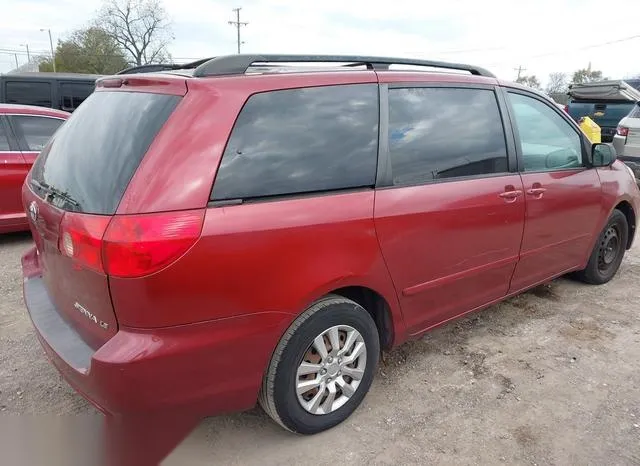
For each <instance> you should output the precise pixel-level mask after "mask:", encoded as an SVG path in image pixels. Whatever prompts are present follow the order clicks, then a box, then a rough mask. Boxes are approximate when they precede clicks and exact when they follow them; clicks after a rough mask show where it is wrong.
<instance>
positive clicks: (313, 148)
mask: <svg viewBox="0 0 640 466" xmlns="http://www.w3.org/2000/svg"><path fill="white" fill-rule="evenodd" d="M378 113H379V110H378V86H377V85H376V84H352V85H344V86H327V87H315V88H305V89H290V90H283V91H274V92H265V93H261V94H255V95H253V96H251V97H250V98H249V100H248V101H247V103H246V104H245V106H244V108H243V109H242V111H241V112H240V115H239V116H238V119H237V120H236V123H235V126H234V128H233V131H232V133H231V137H230V138H229V142H228V144H227V147H226V149H225V151H224V155H223V157H222V161H221V162H220V168H219V170H218V175H217V177H216V180H215V184H214V187H213V193H212V199H213V200H230V199H251V198H257V197H265V196H278V195H287V194H296V193H305V192H317V191H328V190H337V189H347V188H357V187H365V186H373V185H374V183H375V176H376V161H377V151H378Z"/></svg>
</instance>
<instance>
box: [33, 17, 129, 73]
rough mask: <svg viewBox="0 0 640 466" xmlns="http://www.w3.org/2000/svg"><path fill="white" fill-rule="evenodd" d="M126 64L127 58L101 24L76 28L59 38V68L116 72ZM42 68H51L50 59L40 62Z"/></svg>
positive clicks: (57, 51) (57, 66) (73, 71)
mask: <svg viewBox="0 0 640 466" xmlns="http://www.w3.org/2000/svg"><path fill="white" fill-rule="evenodd" d="M126 67H127V59H126V57H125V55H124V53H123V52H122V50H121V49H120V47H119V46H118V44H117V42H116V41H114V40H113V39H112V38H111V36H109V34H107V33H106V31H104V30H103V29H101V28H99V27H95V26H94V27H89V28H86V29H79V30H77V31H75V32H74V33H73V34H72V35H71V37H70V38H69V39H68V40H64V41H58V46H57V47H56V70H57V71H67V72H72V73H93V74H113V73H117V72H118V71H121V70H123V69H124V68H126ZM39 69H40V71H51V70H52V69H53V65H52V63H51V58H47V59H44V60H41V61H40V66H39Z"/></svg>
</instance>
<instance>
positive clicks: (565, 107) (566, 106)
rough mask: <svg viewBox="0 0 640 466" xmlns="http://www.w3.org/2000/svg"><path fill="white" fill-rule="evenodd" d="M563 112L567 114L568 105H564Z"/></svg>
mask: <svg viewBox="0 0 640 466" xmlns="http://www.w3.org/2000/svg"><path fill="white" fill-rule="evenodd" d="M564 111H565V112H567V113H569V106H568V105H565V106H564Z"/></svg>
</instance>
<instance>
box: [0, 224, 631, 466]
mask: <svg viewBox="0 0 640 466" xmlns="http://www.w3.org/2000/svg"><path fill="white" fill-rule="evenodd" d="M30 243H31V239H30V237H29V236H28V235H5V236H2V237H0V293H1V295H2V300H1V302H0V409H1V410H2V414H8V413H13V414H38V415H40V414H44V413H49V414H54V413H55V414H80V413H84V414H86V413H95V411H94V409H93V408H92V407H91V406H89V405H88V404H87V403H86V402H85V401H84V400H83V399H82V398H81V397H80V396H78V395H76V394H75V393H74V392H73V390H72V389H70V388H69V387H68V386H67V384H66V383H65V382H64V381H63V380H62V379H61V378H60V377H59V376H58V374H57V372H56V371H55V370H54V369H53V368H52V367H51V366H50V365H49V363H48V362H47V361H46V359H45V357H44V353H43V352H42V350H41V349H40V347H39V345H38V342H37V341H36V338H35V336H34V333H33V330H32V328H31V324H30V322H29V320H28V318H27V316H26V314H25V311H24V308H23V304H22V292H21V276H20V265H19V264H20V255H21V253H22V251H24V250H25V249H26V248H27V247H28V246H29V245H30ZM639 279H640V242H639V243H638V246H636V247H635V248H634V249H633V250H632V251H630V253H628V254H627V256H626V258H625V260H624V262H623V264H622V268H621V270H620V273H619V274H618V276H617V278H616V279H614V280H613V281H612V282H611V283H609V284H608V285H605V286H601V287H589V286H586V285H582V284H579V283H575V282H572V281H570V280H567V279H560V280H557V281H554V282H553V283H550V284H549V285H545V286H542V287H539V288H537V289H535V290H533V291H532V292H530V293H527V294H525V295H522V296H519V297H516V298H514V299H511V300H509V301H507V302H505V303H503V304H500V305H498V306H494V307H492V308H490V309H488V310H486V311H483V312H481V313H477V314H474V315H472V316H470V317H468V318H465V319H462V320H459V321H457V322H453V323H451V324H448V325H446V326H444V327H441V328H439V329H437V330H435V331H432V332H430V333H429V334H427V336H425V337H424V338H423V339H421V340H419V341H415V342H411V343H408V344H405V345H403V346H402V347H400V348H398V349H396V350H394V351H392V352H391V353H389V354H386V355H385V358H384V362H383V363H382V364H381V365H380V368H379V370H378V374H377V376H376V379H375V381H374V383H373V387H372V389H371V392H370V393H369V395H368V396H367V398H366V399H365V401H364V403H363V405H362V406H361V407H360V408H359V409H358V410H357V411H356V412H355V413H354V415H353V416H351V418H349V419H348V420H347V421H346V422H345V423H343V424H342V425H340V426H338V427H336V428H334V429H332V430H330V431H327V432H324V433H322V434H319V435H316V436H312V437H301V436H297V435H293V434H290V433H287V432H285V431H283V430H282V429H281V428H279V427H278V426H276V425H275V424H274V423H273V422H271V421H270V419H269V418H268V417H267V416H266V415H265V414H263V413H262V412H261V411H260V410H259V409H254V410H252V411H250V412H247V413H241V414H236V415H231V416H223V417H216V418H210V419H206V420H204V421H203V422H202V423H201V424H200V426H199V427H198V428H197V429H196V430H195V431H194V432H193V433H192V434H191V435H190V436H189V437H188V438H187V439H186V440H185V441H184V442H183V443H182V444H181V445H180V446H179V447H178V448H177V449H176V450H175V451H174V452H173V453H172V455H170V456H169V458H167V460H166V464H196V465H200V464H202V465H205V464H207V465H210V464H242V465H248V464H294V463H306V464H329V463H341V462H347V463H351V464H364V463H373V464H410V463H423V464H426V463H430V464H483V465H484V464H500V463H501V462H504V463H506V464H593V465H598V464H611V465H613V464H623V465H640V362H639V361H640V313H639V312H638V305H637V303H638V302H639V298H640V283H639V282H638V280H639Z"/></svg>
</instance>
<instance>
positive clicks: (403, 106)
mask: <svg viewBox="0 0 640 466" xmlns="http://www.w3.org/2000/svg"><path fill="white" fill-rule="evenodd" d="M389 152H390V158H391V168H392V173H393V184H394V185H403V184H419V183H425V182H429V181H432V180H438V179H443V178H452V177H459V176H470V175H482V174H490V173H501V172H506V171H507V149H506V145H505V137H504V129H503V127H502V120H501V118H500V112H499V110H498V102H497V100H496V96H495V94H494V92H493V91H490V90H484V89H455V88H408V89H390V90H389Z"/></svg>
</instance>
